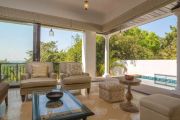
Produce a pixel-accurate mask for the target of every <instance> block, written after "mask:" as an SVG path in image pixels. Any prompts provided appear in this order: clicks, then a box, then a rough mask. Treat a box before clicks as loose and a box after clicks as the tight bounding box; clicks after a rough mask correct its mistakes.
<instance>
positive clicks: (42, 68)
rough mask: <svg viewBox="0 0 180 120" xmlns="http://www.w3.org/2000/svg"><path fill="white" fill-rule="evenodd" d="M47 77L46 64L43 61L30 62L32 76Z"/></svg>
mask: <svg viewBox="0 0 180 120" xmlns="http://www.w3.org/2000/svg"><path fill="white" fill-rule="evenodd" d="M36 77H48V66H47V64H44V63H38V64H32V78H36Z"/></svg>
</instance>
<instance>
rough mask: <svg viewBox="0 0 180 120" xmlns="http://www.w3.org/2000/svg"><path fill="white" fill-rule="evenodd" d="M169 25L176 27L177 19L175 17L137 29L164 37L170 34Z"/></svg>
mask: <svg viewBox="0 0 180 120" xmlns="http://www.w3.org/2000/svg"><path fill="white" fill-rule="evenodd" d="M170 25H172V26H177V17H176V16H175V15H173V16H169V17H166V18H163V19H160V20H157V21H154V22H151V23H148V24H145V25H142V26H140V27H139V28H141V29H143V30H147V31H151V32H155V33H156V34H157V35H159V36H160V37H164V36H165V33H167V32H170V27H169V26H170Z"/></svg>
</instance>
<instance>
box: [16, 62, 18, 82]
mask: <svg viewBox="0 0 180 120" xmlns="http://www.w3.org/2000/svg"><path fill="white" fill-rule="evenodd" d="M17 81H18V64H16V82H17Z"/></svg>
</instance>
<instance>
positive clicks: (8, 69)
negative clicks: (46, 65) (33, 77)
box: [0, 63, 59, 85]
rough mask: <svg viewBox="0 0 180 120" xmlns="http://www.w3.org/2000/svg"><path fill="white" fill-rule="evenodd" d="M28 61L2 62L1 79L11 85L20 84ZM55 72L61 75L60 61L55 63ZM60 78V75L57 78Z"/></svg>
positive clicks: (0, 68) (0, 66) (0, 67)
mask: <svg viewBox="0 0 180 120" xmlns="http://www.w3.org/2000/svg"><path fill="white" fill-rule="evenodd" d="M25 64H26V63H0V81H2V80H4V81H6V82H8V83H9V84H10V85H18V84H19V81H20V80H21V75H22V74H23V73H25ZM53 67H54V72H55V73H57V74H58V76H59V63H53ZM57 79H59V77H58V78H57Z"/></svg>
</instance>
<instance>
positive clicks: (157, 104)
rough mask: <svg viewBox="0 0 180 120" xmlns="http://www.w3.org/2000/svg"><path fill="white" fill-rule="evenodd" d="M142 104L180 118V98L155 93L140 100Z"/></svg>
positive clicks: (163, 113)
mask: <svg viewBox="0 0 180 120" xmlns="http://www.w3.org/2000/svg"><path fill="white" fill-rule="evenodd" d="M140 105H141V106H144V107H146V108H148V109H150V110H152V111H155V112H157V113H160V114H162V115H164V116H167V117H171V118H178V117H179V118H180V99H177V98H173V97H170V96H166V95H161V94H154V95H150V96H147V97H144V98H142V99H141V100H140Z"/></svg>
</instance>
